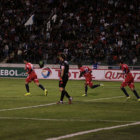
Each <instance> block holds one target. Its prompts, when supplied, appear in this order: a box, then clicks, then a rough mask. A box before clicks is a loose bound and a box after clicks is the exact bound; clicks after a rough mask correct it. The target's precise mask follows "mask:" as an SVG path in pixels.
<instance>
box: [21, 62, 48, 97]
mask: <svg viewBox="0 0 140 140" xmlns="http://www.w3.org/2000/svg"><path fill="white" fill-rule="evenodd" d="M23 62H24V64H25V70H26V71H27V74H28V77H27V78H26V80H25V87H26V90H27V93H25V96H28V95H30V94H31V93H30V90H29V83H30V82H32V81H34V83H35V84H36V85H37V86H38V87H40V88H41V89H42V90H44V94H45V96H47V89H45V88H44V87H43V86H42V85H41V84H40V83H39V80H38V78H37V75H36V73H35V71H34V68H33V65H32V64H31V63H29V62H28V61H27V60H26V59H24V60H23Z"/></svg>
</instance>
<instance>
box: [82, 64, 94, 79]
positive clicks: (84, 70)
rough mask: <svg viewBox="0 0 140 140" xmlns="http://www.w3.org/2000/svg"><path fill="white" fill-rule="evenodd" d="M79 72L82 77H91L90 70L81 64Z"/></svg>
mask: <svg viewBox="0 0 140 140" xmlns="http://www.w3.org/2000/svg"><path fill="white" fill-rule="evenodd" d="M80 73H83V75H84V77H91V76H92V74H91V73H92V70H91V69H90V68H89V67H87V66H83V67H81V68H80Z"/></svg>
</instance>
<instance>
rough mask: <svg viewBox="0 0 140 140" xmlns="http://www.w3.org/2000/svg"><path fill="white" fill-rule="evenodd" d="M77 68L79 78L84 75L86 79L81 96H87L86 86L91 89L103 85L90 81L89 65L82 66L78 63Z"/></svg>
mask: <svg viewBox="0 0 140 140" xmlns="http://www.w3.org/2000/svg"><path fill="white" fill-rule="evenodd" d="M78 68H79V69H80V75H79V78H80V77H82V76H84V77H85V80H86V82H85V94H83V95H82V96H87V91H88V86H89V87H90V88H92V89H93V88H96V87H99V86H104V85H103V84H97V85H93V83H92V70H91V69H90V68H89V67H87V66H82V65H81V64H78Z"/></svg>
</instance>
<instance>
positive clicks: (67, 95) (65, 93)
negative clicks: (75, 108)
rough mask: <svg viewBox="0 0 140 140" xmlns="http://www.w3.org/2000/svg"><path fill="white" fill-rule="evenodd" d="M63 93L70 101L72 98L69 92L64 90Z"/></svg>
mask: <svg viewBox="0 0 140 140" xmlns="http://www.w3.org/2000/svg"><path fill="white" fill-rule="evenodd" d="M62 92H64V95H66V97H67V98H68V99H69V98H70V96H69V94H68V92H67V91H65V90H63V91H62Z"/></svg>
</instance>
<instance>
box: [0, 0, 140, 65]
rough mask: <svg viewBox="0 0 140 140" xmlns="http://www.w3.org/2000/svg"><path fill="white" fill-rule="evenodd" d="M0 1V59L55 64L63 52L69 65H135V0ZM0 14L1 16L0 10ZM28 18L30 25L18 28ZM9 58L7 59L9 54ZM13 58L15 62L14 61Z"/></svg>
mask: <svg viewBox="0 0 140 140" xmlns="http://www.w3.org/2000/svg"><path fill="white" fill-rule="evenodd" d="M6 2H7V1H4V0H3V4H2V6H1V7H0V11H2V16H1V20H0V22H1V23H3V24H1V26H0V30H1V31H2V32H1V33H0V44H1V47H0V49H1V51H0V53H2V54H1V55H0V56H3V57H7V56H9V57H11V56H12V55H11V53H12V52H13V56H14V57H12V58H9V62H17V61H18V62H21V61H22V56H23V55H24V54H26V55H28V56H29V58H30V60H32V61H33V62H34V63H37V62H38V61H39V60H42V59H43V60H44V61H45V63H57V55H58V53H61V52H64V53H65V54H66V55H67V56H68V59H69V60H70V62H71V63H74V64H77V63H78V62H83V63H86V64H87V63H89V64H91V63H93V62H94V61H95V60H96V61H97V62H100V63H101V64H103V63H106V64H108V65H114V64H116V63H117V62H118V60H119V59H123V60H125V61H127V62H128V63H129V64H131V65H132V64H136V63H137V61H138V59H139V57H138V56H139V55H140V49H139V48H140V16H139V14H140V4H139V3H138V1H137V0H133V1H127V0H123V1H121V0H98V1H97V0H92V1H91V0H86V1H81V0H71V1H68V0H48V1H45V0H41V1H39V2H37V1H35V0H28V1H24V0H22V1H20V2H19V1H15V0H13V1H11V0H9V2H10V3H11V4H10V5H9V6H8V4H6ZM0 13H1V12H0ZM32 14H34V24H33V25H29V26H26V27H25V26H24V23H25V22H26V21H27V19H28V18H29V17H30V16H31V15H32ZM9 54H10V55H9ZM15 60H16V61H15Z"/></svg>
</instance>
